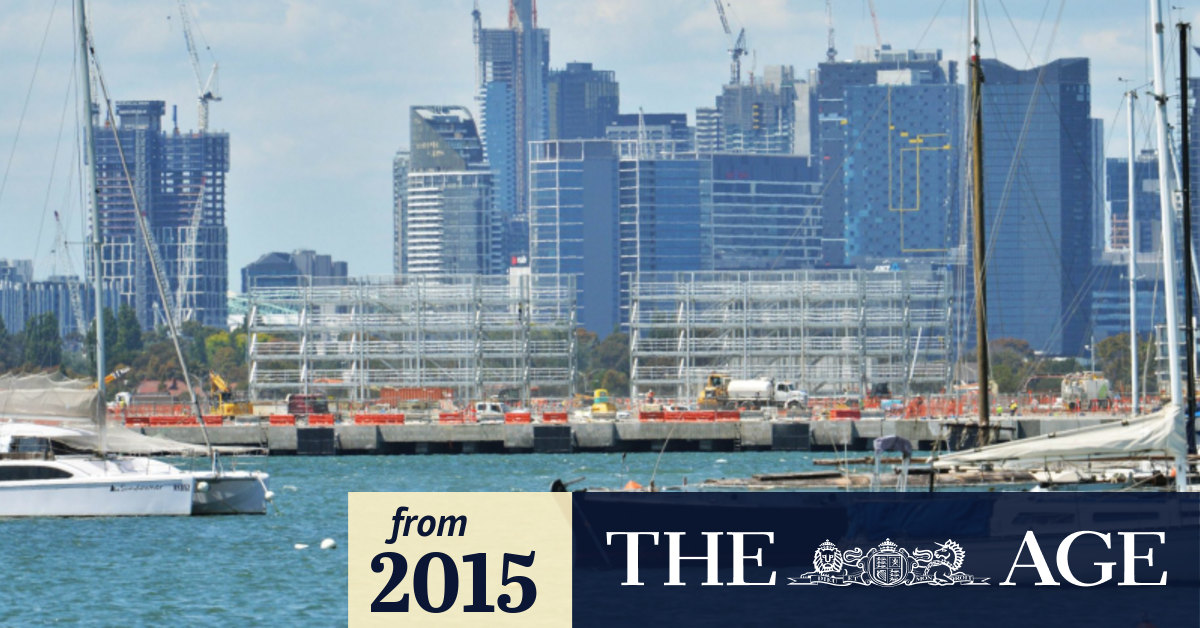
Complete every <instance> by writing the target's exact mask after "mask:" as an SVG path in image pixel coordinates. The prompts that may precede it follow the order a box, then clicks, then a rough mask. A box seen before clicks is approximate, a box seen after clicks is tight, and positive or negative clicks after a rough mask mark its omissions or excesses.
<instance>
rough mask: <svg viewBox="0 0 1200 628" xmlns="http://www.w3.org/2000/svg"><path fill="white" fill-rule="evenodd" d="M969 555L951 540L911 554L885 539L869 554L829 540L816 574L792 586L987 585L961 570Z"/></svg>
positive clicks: (816, 556)
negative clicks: (844, 549) (839, 547)
mask: <svg viewBox="0 0 1200 628" xmlns="http://www.w3.org/2000/svg"><path fill="white" fill-rule="evenodd" d="M966 554H967V552H966V550H964V549H963V547H962V546H961V545H959V544H958V543H956V542H954V541H953V540H950V539H947V540H946V542H945V543H935V544H934V548H933V549H914V550H913V551H911V552H910V551H909V550H908V549H905V548H902V547H900V546H899V545H897V544H896V543H893V542H892V540H891V539H885V540H884V541H883V542H882V543H880V544H879V545H877V546H875V547H873V548H871V549H869V550H867V551H866V552H865V553H864V552H863V551H862V550H861V549H859V548H857V547H855V548H853V549H849V550H846V551H841V550H840V549H838V547H837V546H836V545H834V544H833V543H832V542H830V541H829V540H826V541H825V542H824V543H821V544H820V545H819V546H817V550H816V551H815V552H814V553H813V570H812V571H810V572H808V573H805V574H804V575H802V576H799V577H796V578H789V580H791V584H802V585H803V584H827V585H832V586H850V585H852V584H859V585H875V586H883V587H895V586H901V585H904V586H912V585H916V584H929V585H934V586H945V585H955V584H987V578H976V577H974V576H972V575H970V574H966V573H963V572H962V571H960V570H959V569H960V568H961V567H962V564H963V560H964V559H965V558H966Z"/></svg>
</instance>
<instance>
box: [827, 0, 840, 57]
mask: <svg viewBox="0 0 1200 628" xmlns="http://www.w3.org/2000/svg"><path fill="white" fill-rule="evenodd" d="M825 28H826V30H827V31H828V32H829V48H827V49H826V50H825V60H826V61H828V62H829V63H833V62H835V61H837V46H834V45H833V0H825Z"/></svg>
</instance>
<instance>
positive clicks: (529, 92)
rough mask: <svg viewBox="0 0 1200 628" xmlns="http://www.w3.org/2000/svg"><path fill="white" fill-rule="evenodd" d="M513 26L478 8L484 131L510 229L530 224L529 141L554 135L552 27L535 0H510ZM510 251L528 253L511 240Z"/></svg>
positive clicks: (514, 230)
mask: <svg viewBox="0 0 1200 628" xmlns="http://www.w3.org/2000/svg"><path fill="white" fill-rule="evenodd" d="M508 16H509V17H508V28H502V29H496V28H482V27H481V25H480V17H479V14H478V13H477V12H476V13H475V41H476V63H477V65H476V75H477V79H478V95H477V99H478V100H479V104H480V123H481V126H482V132H481V137H482V140H483V146H484V150H485V153H486V156H487V161H488V162H489V163H490V164H491V168H492V170H493V171H494V172H495V202H496V206H497V207H498V208H499V210H500V216H501V219H502V220H503V221H504V222H505V223H516V224H511V225H509V226H508V227H506V229H505V232H506V233H510V234H519V233H521V232H522V231H524V230H525V229H527V228H528V227H527V226H528V219H527V214H528V205H529V194H528V192H529V190H528V179H529V157H528V147H529V142H531V141H537V140H544V139H546V138H547V136H548V135H549V129H548V122H549V117H550V115H549V102H548V101H549V99H548V97H547V90H546V86H547V84H548V83H549V72H550V31H549V30H547V29H544V28H538V27H537V12H536V11H535V10H534V6H533V0H510V3H509V12H508ZM505 249H506V250H505V253H506V254H524V252H525V251H524V250H523V248H522V245H521V243H513V242H509V243H506V245H505Z"/></svg>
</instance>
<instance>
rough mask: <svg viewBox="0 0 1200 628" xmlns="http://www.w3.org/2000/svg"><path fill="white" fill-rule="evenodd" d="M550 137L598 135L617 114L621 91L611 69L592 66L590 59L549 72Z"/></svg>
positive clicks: (553, 138)
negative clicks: (587, 61)
mask: <svg viewBox="0 0 1200 628" xmlns="http://www.w3.org/2000/svg"><path fill="white" fill-rule="evenodd" d="M547 98H548V99H549V114H550V121H549V129H548V130H549V139H552V140H571V139H596V138H602V137H604V130H605V128H607V127H608V125H609V124H611V123H612V121H613V120H615V119H616V117H617V111H618V110H619V108H620V103H621V92H620V88H619V86H618V85H617V78H616V74H615V73H613V72H612V71H611V70H593V69H592V64H590V63H568V64H567V67H566V69H563V70H553V71H551V72H550V80H549V83H548V85H547Z"/></svg>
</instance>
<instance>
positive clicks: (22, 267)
mask: <svg viewBox="0 0 1200 628" xmlns="http://www.w3.org/2000/svg"><path fill="white" fill-rule="evenodd" d="M0 281H33V260H31V259H12V260H10V259H0Z"/></svg>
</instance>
